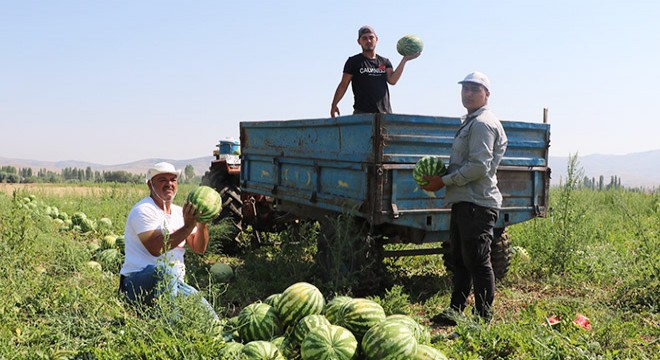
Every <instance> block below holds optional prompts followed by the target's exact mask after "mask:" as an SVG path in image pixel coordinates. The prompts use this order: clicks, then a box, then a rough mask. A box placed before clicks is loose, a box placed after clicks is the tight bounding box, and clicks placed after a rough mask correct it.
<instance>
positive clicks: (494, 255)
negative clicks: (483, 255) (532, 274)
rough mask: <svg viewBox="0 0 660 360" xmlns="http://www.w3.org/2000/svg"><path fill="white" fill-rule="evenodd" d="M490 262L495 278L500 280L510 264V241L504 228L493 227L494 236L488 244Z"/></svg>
mask: <svg viewBox="0 0 660 360" xmlns="http://www.w3.org/2000/svg"><path fill="white" fill-rule="evenodd" d="M490 263H491V264H492V265H493V273H495V280H502V279H504V277H505V276H506V274H507V273H508V272H509V266H510V265H511V241H509V233H508V232H507V231H506V228H500V229H495V237H494V238H493V243H492V244H491V245H490Z"/></svg>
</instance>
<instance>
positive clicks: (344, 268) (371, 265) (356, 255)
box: [316, 215, 385, 296]
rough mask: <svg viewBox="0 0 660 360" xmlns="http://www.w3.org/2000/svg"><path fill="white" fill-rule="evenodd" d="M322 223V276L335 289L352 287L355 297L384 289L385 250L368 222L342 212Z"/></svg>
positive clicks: (319, 241) (319, 259) (319, 247)
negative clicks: (370, 231) (372, 233)
mask: <svg viewBox="0 0 660 360" xmlns="http://www.w3.org/2000/svg"><path fill="white" fill-rule="evenodd" d="M319 223H320V229H319V231H320V233H319V236H318V239H317V253H316V263H317V265H318V268H319V273H320V276H321V278H322V279H323V280H324V281H325V282H328V283H331V284H333V285H334V287H335V289H334V290H335V291H340V290H341V291H347V290H351V291H352V293H353V294H354V295H355V296H361V295H364V294H370V293H371V294H372V293H374V292H376V291H377V290H380V289H382V286H383V281H384V278H385V265H384V263H383V258H384V249H383V245H382V244H381V243H380V242H379V241H378V239H377V238H376V237H374V236H372V235H371V234H369V231H368V224H367V222H366V221H364V220H363V219H357V218H349V217H347V216H345V215H339V216H338V217H337V218H329V217H325V218H323V219H322V220H320V221H319Z"/></svg>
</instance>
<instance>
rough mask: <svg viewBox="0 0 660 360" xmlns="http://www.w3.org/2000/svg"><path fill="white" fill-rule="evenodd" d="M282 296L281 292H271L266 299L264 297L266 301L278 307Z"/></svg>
mask: <svg viewBox="0 0 660 360" xmlns="http://www.w3.org/2000/svg"><path fill="white" fill-rule="evenodd" d="M281 297H282V294H281V293H277V294H271V295H269V296H268V297H267V298H266V299H264V302H265V303H266V304H268V305H270V306H272V307H274V308H277V302H278V301H280V298H281Z"/></svg>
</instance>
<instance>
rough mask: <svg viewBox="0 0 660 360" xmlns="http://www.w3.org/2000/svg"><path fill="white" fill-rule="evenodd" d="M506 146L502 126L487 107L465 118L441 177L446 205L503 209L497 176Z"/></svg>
mask: <svg viewBox="0 0 660 360" xmlns="http://www.w3.org/2000/svg"><path fill="white" fill-rule="evenodd" d="M507 142H508V140H507V137H506V133H505V132H504V128H503V127H502V124H501V123H500V121H499V120H498V119H497V117H495V115H494V114H493V113H492V112H491V111H490V109H488V107H487V106H484V107H482V108H480V109H479V110H477V111H475V112H474V113H472V114H470V115H467V116H465V118H464V119H463V123H462V124H461V127H460V128H459V130H458V132H457V133H456V136H455V138H454V143H453V145H452V148H451V156H450V157H449V167H448V168H447V170H448V171H447V175H445V176H443V177H442V181H444V183H445V185H446V192H445V201H446V204H447V205H451V204H454V203H457V202H462V201H466V202H471V203H474V204H477V205H480V206H484V207H489V208H495V209H500V208H501V207H502V194H500V190H499V189H498V188H497V174H496V173H497V166H498V165H499V164H500V161H501V160H502V156H503V155H504V152H505V151H506V146H507Z"/></svg>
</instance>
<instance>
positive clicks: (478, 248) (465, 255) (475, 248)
mask: <svg viewBox="0 0 660 360" xmlns="http://www.w3.org/2000/svg"><path fill="white" fill-rule="evenodd" d="M497 216H498V211H497V210H496V209H491V208H485V207H482V206H479V205H475V204H473V203H468V202H460V203H456V204H454V205H452V208H451V222H450V226H449V231H450V244H451V246H450V248H451V254H452V262H453V265H454V266H453V267H454V279H453V285H454V289H453V292H452V295H451V304H450V305H451V307H452V308H453V309H455V310H458V311H461V312H462V311H463V310H464V309H465V307H466V306H467V298H468V296H469V295H470V290H471V289H472V287H473V286H474V298H475V309H476V312H477V314H478V315H479V316H481V317H482V318H483V319H485V320H487V321H488V320H490V318H491V317H492V312H491V307H492V305H493V299H494V297H495V275H494V273H493V266H492V265H491V262H490V244H491V243H492V241H493V227H494V226H495V222H496V221H497Z"/></svg>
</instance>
